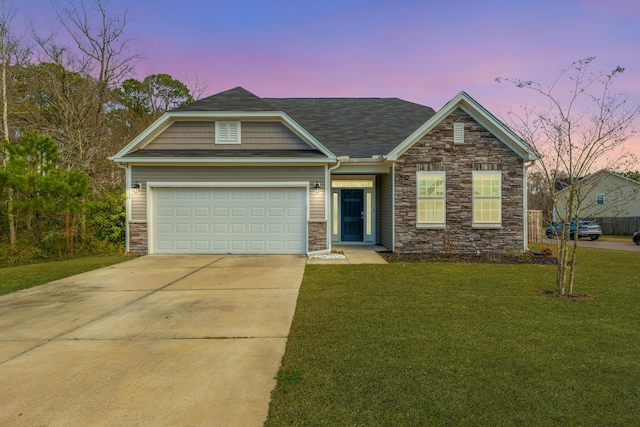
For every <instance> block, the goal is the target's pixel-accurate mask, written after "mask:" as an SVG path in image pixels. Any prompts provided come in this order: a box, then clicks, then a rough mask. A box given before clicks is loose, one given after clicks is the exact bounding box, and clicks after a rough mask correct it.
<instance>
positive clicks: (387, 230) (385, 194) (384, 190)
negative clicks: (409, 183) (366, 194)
mask: <svg viewBox="0 0 640 427" xmlns="http://www.w3.org/2000/svg"><path fill="white" fill-rule="evenodd" d="M377 200H378V203H377V205H378V206H377V211H378V241H379V242H380V244H381V245H382V246H386V247H387V248H388V249H393V176H392V174H391V173H389V174H387V175H378V198H377Z"/></svg>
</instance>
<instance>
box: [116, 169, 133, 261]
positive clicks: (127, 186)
mask: <svg viewBox="0 0 640 427" xmlns="http://www.w3.org/2000/svg"><path fill="white" fill-rule="evenodd" d="M116 165H118V167H119V168H122V169H124V170H125V184H124V186H125V187H124V190H125V192H126V194H127V201H126V202H125V203H126V205H125V224H124V227H125V236H126V237H125V251H126V253H129V221H130V220H131V218H130V215H131V195H130V191H131V166H129V165H128V164H126V163H125V164H124V165H121V164H120V163H116Z"/></svg>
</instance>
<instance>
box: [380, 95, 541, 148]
mask: <svg viewBox="0 0 640 427" xmlns="http://www.w3.org/2000/svg"><path fill="white" fill-rule="evenodd" d="M456 108H461V109H462V110H463V111H464V112H465V113H467V114H468V115H469V116H471V117H472V118H473V119H474V120H475V121H477V122H478V123H480V124H481V125H482V126H484V127H485V128H486V129H487V130H489V131H490V132H491V133H492V134H493V135H494V136H495V137H496V138H498V139H499V140H500V141H501V142H502V143H504V144H505V145H506V146H508V147H509V148H511V149H512V150H513V151H514V152H515V153H516V154H517V155H518V156H520V157H521V158H522V159H524V160H536V159H537V158H538V157H537V155H536V153H535V152H534V150H533V149H532V148H531V147H530V146H529V145H528V144H527V143H526V142H524V141H523V140H522V139H520V138H519V137H518V136H517V135H516V134H515V133H514V132H513V131H512V130H511V129H509V128H508V127H507V126H506V125H505V124H504V123H502V122H501V121H500V120H498V119H497V118H496V117H495V116H494V115H493V114H491V113H490V112H489V111H487V110H486V109H485V108H484V107H483V106H482V105H480V104H479V103H478V102H477V101H476V100H475V99H473V98H471V96H469V95H468V94H467V93H466V92H460V93H459V94H458V95H457V96H456V97H455V98H453V99H452V100H451V101H449V102H448V103H447V104H446V105H445V106H444V107H442V108H441V109H440V110H439V111H438V112H437V113H436V114H435V115H433V116H432V117H431V118H430V119H429V120H428V121H426V122H425V123H424V124H423V125H422V126H420V128H418V129H417V130H416V131H415V132H413V133H412V134H411V135H410V136H409V137H407V138H406V139H405V140H404V141H403V142H402V143H401V144H399V145H398V146H397V147H395V148H394V149H393V150H392V151H391V152H390V153H389V154H388V158H389V160H397V158H398V157H399V156H401V155H402V154H403V153H404V152H406V151H407V150H408V149H409V148H411V147H412V146H413V145H414V144H415V143H416V142H418V141H419V140H420V139H421V138H422V137H423V136H425V135H426V134H427V133H429V132H430V131H431V130H432V129H433V128H435V127H436V126H437V125H438V124H439V123H440V122H442V120H444V119H445V118H446V117H447V116H449V114H451V112H453V110H455V109H456Z"/></svg>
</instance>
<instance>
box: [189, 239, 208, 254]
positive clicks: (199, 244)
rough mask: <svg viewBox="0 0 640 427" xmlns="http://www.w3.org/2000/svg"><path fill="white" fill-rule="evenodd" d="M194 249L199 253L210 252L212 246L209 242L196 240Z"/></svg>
mask: <svg viewBox="0 0 640 427" xmlns="http://www.w3.org/2000/svg"><path fill="white" fill-rule="evenodd" d="M193 247H194V249H195V250H196V251H198V252H205V253H206V252H209V251H210V250H211V244H210V242H209V241H208V240H196V241H195V242H194V245H193Z"/></svg>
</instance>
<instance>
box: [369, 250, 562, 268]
mask: <svg viewBox="0 0 640 427" xmlns="http://www.w3.org/2000/svg"><path fill="white" fill-rule="evenodd" d="M378 254H380V256H381V257H382V258H384V259H385V260H386V261H387V262H417V261H438V262H469V263H483V264H542V265H556V264H557V263H558V260H557V259H556V258H555V257H554V256H544V255H534V254H531V253H524V254H481V255H473V254H456V255H451V256H444V255H441V254H406V253H405V254H398V253H393V252H378Z"/></svg>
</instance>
